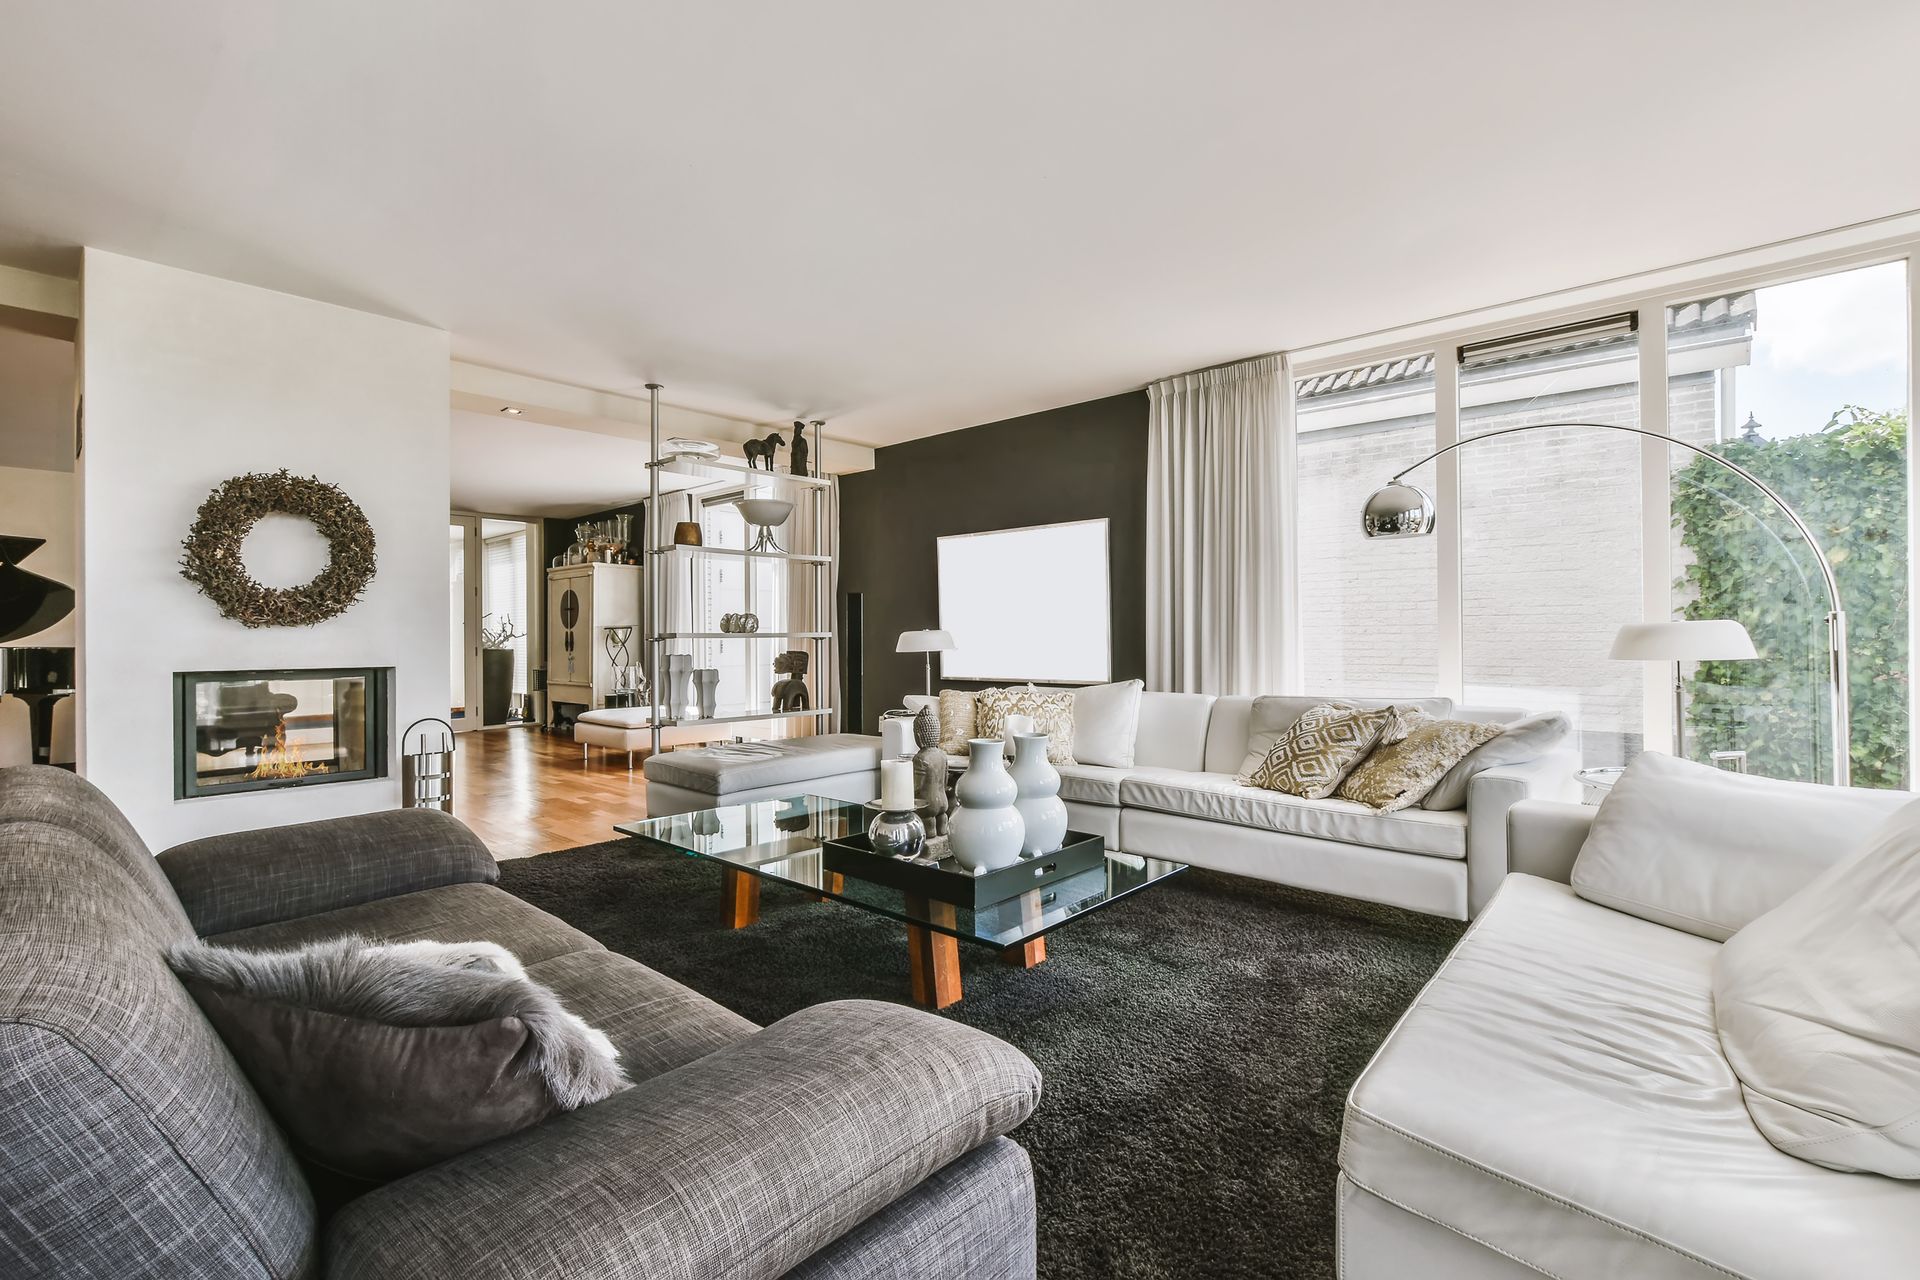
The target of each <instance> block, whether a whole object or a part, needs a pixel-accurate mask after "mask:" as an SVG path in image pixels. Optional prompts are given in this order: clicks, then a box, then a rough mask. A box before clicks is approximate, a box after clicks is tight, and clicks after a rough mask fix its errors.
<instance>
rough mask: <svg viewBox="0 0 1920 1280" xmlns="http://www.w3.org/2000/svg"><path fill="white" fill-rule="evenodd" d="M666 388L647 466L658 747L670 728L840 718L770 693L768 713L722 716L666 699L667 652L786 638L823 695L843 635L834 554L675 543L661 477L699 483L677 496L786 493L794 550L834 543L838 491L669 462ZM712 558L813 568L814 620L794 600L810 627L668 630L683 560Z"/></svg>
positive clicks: (650, 669)
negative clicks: (664, 435)
mask: <svg viewBox="0 0 1920 1280" xmlns="http://www.w3.org/2000/svg"><path fill="white" fill-rule="evenodd" d="M660 391H661V387H660V384H659V383H657V382H649V383H648V384H647V394H648V396H649V397H650V406H649V407H650V415H649V416H650V428H651V431H650V435H651V442H652V445H653V451H652V452H653V459H654V460H653V461H652V462H649V463H648V464H647V480H648V483H647V517H646V526H647V529H646V533H647V548H648V550H647V559H648V567H649V572H648V574H647V582H646V593H645V594H646V618H645V632H646V637H647V641H646V644H647V684H648V686H649V687H650V689H651V690H652V692H651V694H650V695H649V698H650V706H649V710H650V715H649V717H648V718H649V720H650V721H651V728H652V735H653V749H654V750H655V751H656V752H657V751H659V750H660V741H661V732H662V730H664V729H668V728H676V727H680V728H684V727H687V726H698V725H724V724H747V723H752V722H754V721H765V720H801V719H811V720H814V721H815V722H819V721H822V720H824V719H825V718H826V717H829V716H831V715H832V714H833V708H832V707H810V708H808V709H807V710H804V711H775V710H773V709H772V700H771V694H769V695H768V701H767V703H766V705H765V707H764V709H763V708H762V706H761V705H760V704H759V703H758V702H757V701H755V702H750V703H748V704H746V705H744V706H739V705H736V706H729V705H724V704H723V705H721V706H720V707H718V708H716V714H714V715H711V716H706V717H693V716H681V715H679V714H677V711H678V710H680V709H678V708H672V707H669V706H667V705H666V702H665V698H666V692H667V691H666V690H665V689H664V688H662V686H661V679H660V676H661V671H662V668H663V663H662V659H663V658H664V657H665V655H666V654H667V653H669V652H673V651H674V649H673V648H672V647H673V646H675V645H686V644H690V643H692V642H695V641H700V642H710V641H719V642H726V641H754V640H786V641H791V642H797V644H796V647H798V645H799V644H804V645H805V646H806V648H807V652H808V654H809V655H810V661H809V663H808V667H809V671H808V675H809V676H811V677H812V680H811V682H810V684H809V689H810V691H812V692H814V693H816V694H817V692H818V690H819V688H820V685H821V681H822V680H823V679H824V678H825V676H826V673H828V672H830V671H831V670H832V666H831V664H832V662H833V658H834V653H833V644H834V639H835V637H834V632H833V626H834V617H833V615H834V602H833V600H832V599H831V597H830V593H829V586H830V584H831V579H830V578H829V577H828V576H827V575H826V574H824V573H821V572H820V571H821V570H824V569H826V568H828V567H829V566H830V565H831V564H832V563H833V560H832V557H831V556H827V555H817V554H811V553H804V552H791V551H754V550H743V549H738V548H733V547H705V546H699V547H694V546H682V545H677V544H675V543H673V542H672V541H671V539H672V525H673V523H674V522H673V521H671V520H669V519H668V518H667V513H666V511H665V510H664V509H663V506H662V504H661V501H660V499H661V497H662V496H663V494H662V491H661V488H660V477H661V476H662V475H671V476H677V477H680V478H683V479H688V480H692V481H694V482H695V483H694V484H693V485H692V486H681V487H680V488H677V489H676V490H674V492H681V491H684V490H686V489H688V488H691V489H693V490H696V491H697V490H699V489H712V488H719V487H721V486H725V485H740V486H742V487H745V486H749V485H751V486H754V487H766V488H771V489H772V491H773V492H775V493H777V494H779V496H781V497H783V498H789V499H791V500H792V501H793V504H794V511H793V515H792V516H790V517H789V518H788V521H787V523H786V524H785V525H784V526H782V527H783V528H784V529H785V530H786V531H787V542H788V545H791V546H798V545H802V543H803V542H804V543H805V544H806V545H811V546H814V547H820V546H825V545H827V542H826V537H825V535H826V532H827V531H826V528H825V521H826V518H827V502H826V497H827V495H828V493H829V492H830V490H831V488H832V481H830V480H828V479H827V478H825V477H824V476H796V475H791V474H788V473H785V472H778V471H764V470H761V469H759V468H757V467H749V466H747V465H746V464H745V463H743V462H739V461H736V460H735V459H732V458H663V457H662V456H661V444H662V442H661V438H660ZM803 531H805V534H806V537H805V538H802V537H801V534H802V532H803ZM707 557H718V558H731V559H737V560H740V561H743V562H748V563H749V567H751V563H752V562H756V561H761V562H764V561H772V562H776V563H778V562H785V563H786V564H789V565H794V566H801V567H804V568H805V569H807V570H809V572H808V573H806V574H803V575H796V576H799V577H804V578H805V579H806V580H807V581H808V583H809V586H808V588H807V594H808V600H807V602H806V604H805V606H802V607H804V608H805V610H806V613H807V616H806V617H804V618H801V617H798V616H797V615H796V606H795V605H794V604H793V602H792V601H791V600H789V602H788V615H789V618H790V620H791V621H792V622H794V623H798V624H799V626H800V627H801V628H803V629H796V630H775V631H746V632H735V631H719V630H706V631H701V630H675V629H671V628H663V627H662V626H661V622H662V621H663V620H665V619H667V618H668V617H669V616H670V614H669V607H670V603H671V602H670V600H669V598H668V593H669V592H670V591H671V590H672V580H673V577H674V573H673V571H672V570H673V566H674V565H675V564H676V562H677V563H679V564H681V565H684V566H686V567H687V569H688V570H689V572H691V569H692V566H693V565H694V564H695V563H697V562H698V561H699V560H701V559H703V558H707ZM788 585H789V589H790V590H791V589H792V588H793V587H794V585H795V584H794V583H793V582H791V581H790V582H789V584H788ZM694 598H695V600H696V601H697V599H698V596H697V593H695V596H694ZM696 607H697V606H696ZM689 621H690V622H691V623H692V624H693V625H694V626H699V625H701V624H702V623H707V624H709V625H713V624H716V623H717V620H716V619H707V618H700V617H697V616H690V618H689ZM772 674H773V673H772V671H771V670H770V669H769V671H768V672H767V676H768V678H769V679H771V678H772Z"/></svg>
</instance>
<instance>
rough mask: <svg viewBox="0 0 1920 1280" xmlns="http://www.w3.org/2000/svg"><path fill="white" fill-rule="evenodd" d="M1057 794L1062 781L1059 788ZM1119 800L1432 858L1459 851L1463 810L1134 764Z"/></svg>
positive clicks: (1463, 840)
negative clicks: (1388, 805) (1334, 795)
mask: <svg viewBox="0 0 1920 1280" xmlns="http://www.w3.org/2000/svg"><path fill="white" fill-rule="evenodd" d="M1065 775H1066V770H1064V769H1063V770H1061V776H1062V777H1063V778H1064V777H1065ZM1065 793H1066V789H1065V787H1064V785H1063V786H1062V788H1061V794H1063V795H1064V794H1065ZM1120 800H1121V803H1122V804H1124V805H1126V806H1127V807H1128V808H1129V809H1151V810H1154V811H1155V812H1158V813H1171V814H1177V815H1179V816H1181V817H1186V818H1199V819H1202V820H1204V821H1207V822H1221V823H1226V824H1228V825H1231V826H1236V827H1248V828H1251V829H1253V830H1256V831H1278V832H1285V833H1287V834H1289V835H1297V836H1310V837H1312V838H1314V839H1317V840H1335V841H1338V842H1340V843H1341V844H1355V845H1363V846H1365V847H1367V848H1370V849H1392V850H1395V851H1397V852H1400V853H1419V854H1426V855H1428V856H1429V857H1435V858H1464V857H1466V856H1467V816H1466V814H1464V813H1428V812H1427V811H1426V810H1424V809H1404V810H1401V811H1400V812H1397V813H1374V812H1372V811H1370V810H1369V809H1367V808H1366V807H1365V806H1364V805H1358V804H1355V803H1353V802H1352V801H1350V800H1303V799H1301V798H1300V797H1298V796H1290V795H1285V794H1282V793H1281V792H1278V791H1262V790H1261V789H1260V788H1258V787H1249V786H1245V785H1243V784H1241V782H1240V781H1239V780H1238V779H1236V778H1235V777H1234V776H1233V775H1232V774H1230V773H1188V772H1186V771H1185V770H1181V769H1135V770H1133V771H1132V772H1131V773H1129V774H1127V776H1126V778H1125V780H1124V781H1122V782H1121V783H1120ZM1197 842H1198V841H1197V840H1196V843H1197Z"/></svg>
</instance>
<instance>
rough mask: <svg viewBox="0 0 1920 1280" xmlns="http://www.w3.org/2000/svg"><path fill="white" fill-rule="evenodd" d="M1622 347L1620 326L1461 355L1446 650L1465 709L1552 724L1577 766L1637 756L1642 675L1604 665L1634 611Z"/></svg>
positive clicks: (1632, 473)
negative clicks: (1569, 738)
mask: <svg viewBox="0 0 1920 1280" xmlns="http://www.w3.org/2000/svg"><path fill="white" fill-rule="evenodd" d="M1638 350H1639V348H1638V343H1637V341H1636V336H1635V334H1634V332H1633V330H1632V328H1631V326H1630V324H1627V323H1625V322H1623V321H1621V320H1617V319H1616V320H1603V321H1601V322H1599V323H1597V324H1595V325H1592V326H1587V327H1584V328H1577V329H1573V330H1560V331H1556V332H1554V333H1553V334H1551V335H1541V336H1540V337H1539V338H1537V339H1533V340H1529V341H1524V342H1518V343H1516V342H1511V341H1509V342H1506V343H1501V344H1489V347H1487V348H1480V349H1475V348H1471V347H1469V348H1466V349H1464V350H1463V351H1462V352H1461V353H1460V356H1459V360H1460V374H1459V377H1460V434H1461V436H1462V437H1463V438H1471V437H1475V436H1491V435H1493V434H1494V433H1496V432H1500V431H1505V430H1507V429H1508V428H1511V427H1520V426H1536V425H1537V426H1543V427H1545V429H1543V430H1537V431H1522V432H1517V433H1514V434H1512V435H1505V436H1499V437H1498V438H1495V439H1488V440H1485V441H1483V442H1481V443H1479V444H1470V445H1468V446H1467V447H1466V448H1464V449H1462V450H1460V452H1459V458H1460V464H1459V465H1460V583H1461V615H1460V651H1461V674H1462V680H1463V685H1464V688H1463V694H1464V697H1465V699H1466V700H1467V701H1468V702H1470V703H1474V704H1476V705H1482V706H1503V707H1519V708H1525V709H1528V710H1539V709H1543V708H1554V709H1557V710H1561V711H1564V712H1566V713H1567V715H1568V716H1569V717H1570V718H1571V719H1572V721H1573V726H1574V730H1575V732H1576V733H1577V734H1578V735H1579V745H1580V753H1581V756H1582V757H1583V759H1584V760H1585V761H1586V763H1587V764H1588V765H1616V764H1623V763H1625V762H1626V760H1627V759H1628V758H1629V757H1630V756H1631V755H1632V754H1634V753H1635V752H1637V751H1638V750H1639V749H1640V742H1641V737H1642V725H1641V720H1642V706H1643V702H1644V693H1643V690H1644V679H1643V675H1644V673H1643V672H1642V671H1641V669H1640V668H1639V667H1638V666H1637V665H1635V664H1632V663H1623V662H1615V661H1613V660H1611V659H1610V658H1609V657H1608V656H1607V654H1608V652H1609V650H1610V649H1611V648H1612V646H1613V637H1614V634H1615V633H1616V632H1617V631H1618V630H1619V629H1620V627H1621V625H1622V624H1623V623H1628V622H1638V621H1639V620H1640V615H1641V612H1642V609H1643V607H1644V603H1645V602H1644V598H1643V593H1642V590H1641V555H1640V441H1639V439H1638V438H1637V437H1635V436H1631V435H1627V434H1624V433H1621V432H1612V431H1596V430H1594V429H1593V428H1591V427H1552V426H1546V425H1545V424H1550V423H1559V422H1594V423H1607V424H1615V425H1619V426H1627V427H1637V426H1639V425H1640V413H1639V403H1638V397H1639V384H1640V378H1639V368H1638V362H1637V357H1638Z"/></svg>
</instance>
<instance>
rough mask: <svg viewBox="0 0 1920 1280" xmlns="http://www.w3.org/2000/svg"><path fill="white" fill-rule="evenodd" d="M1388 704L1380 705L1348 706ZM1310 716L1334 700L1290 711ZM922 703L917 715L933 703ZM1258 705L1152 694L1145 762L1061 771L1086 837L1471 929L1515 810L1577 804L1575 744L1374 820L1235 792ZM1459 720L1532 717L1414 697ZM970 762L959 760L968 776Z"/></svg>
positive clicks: (1146, 698)
mask: <svg viewBox="0 0 1920 1280" xmlns="http://www.w3.org/2000/svg"><path fill="white" fill-rule="evenodd" d="M1346 700H1347V701H1365V702H1369V703H1377V702H1378V701H1379V700H1378V699H1346ZM1284 701H1286V702H1289V703H1297V704H1298V705H1297V707H1296V708H1294V710H1293V713H1294V714H1295V715H1297V714H1298V713H1299V712H1301V711H1305V710H1306V709H1307V708H1308V707H1310V706H1312V705H1314V704H1315V703H1320V702H1329V701H1343V699H1339V698H1331V697H1301V698H1294V699H1286V700H1284ZM926 702H927V700H926V699H922V698H918V697H912V698H909V699H908V700H907V703H908V705H909V706H910V707H913V706H918V705H925V704H926ZM1254 702H1255V699H1253V698H1251V697H1214V696H1213V695H1211V694H1200V693H1154V692H1151V691H1149V692H1146V693H1143V694H1142V695H1141V697H1140V720H1139V728H1138V730H1137V732H1136V735H1135V740H1134V763H1133V765H1132V766H1130V767H1127V768H1115V767H1111V766H1103V765H1091V764H1069V765H1061V766H1060V780H1061V781H1060V796H1061V798H1062V799H1063V800H1065V801H1066V802H1067V813H1068V821H1069V823H1070V825H1071V826H1072V828H1073V829H1074V830H1075V831H1086V832H1090V833H1093V834H1096V835H1100V836H1104V837H1105V838H1106V841H1107V847H1108V848H1110V849H1114V850H1117V851H1120V852H1125V853H1131V854H1138V855H1142V856H1146V857H1156V858H1170V859H1173V860H1175V861H1179V862H1187V863H1191V864H1193V865H1194V866H1198V867H1210V868H1212V869H1214V870H1217V871H1228V872H1232V873H1234V874H1236V875H1243V876H1251V877H1253V878H1255V879H1259V880H1272V881H1277V882H1279V883H1281V884H1288V885H1295V886H1297V887H1300V888H1304V889H1314V890H1318V891H1321V892H1325V893H1334V894H1341V895H1343V896H1346V897H1350V898H1364V899H1366V900H1368V901H1371V902H1383V903H1387V904H1389V905H1391V906H1396V907H1406V908H1408V909H1410V910H1414V911H1422V912H1426V913H1428V914H1430V915H1439V916H1448V917H1451V918H1453V919H1456V920H1465V919H1468V918H1470V917H1471V916H1472V915H1473V914H1474V913H1475V912H1477V911H1478V910H1479V909H1480V908H1481V907H1482V906H1484V905H1485V904H1486V902H1487V899H1489V898H1490V897H1492V895H1493V891H1494V889H1495V888H1497V887H1498V886H1499V883H1500V880H1501V878H1502V877H1504V876H1505V875H1506V874H1507V820H1506V819H1507V810H1508V809H1510V808H1511V807H1512V806H1513V805H1514V804H1515V803H1516V802H1517V801H1520V800H1523V799H1526V798H1528V797H1530V796H1532V797H1540V798H1548V799H1560V798H1569V799H1570V798H1573V797H1575V796H1576V795H1577V794H1578V785H1577V783H1576V781H1575V778H1574V773H1575V771H1576V770H1577V769H1578V768H1579V767H1580V765H1579V760H1578V758H1577V756H1576V754H1575V752H1574V750H1573V748H1572V746H1571V744H1565V745H1563V746H1562V747H1561V748H1559V749H1556V750H1554V751H1551V752H1549V753H1548V754H1546V755H1543V756H1541V757H1540V758H1538V759H1536V760H1533V761H1531V762H1529V763H1527V764H1523V765H1509V766H1501V767H1495V768H1491V769H1488V770H1486V771H1485V772H1482V773H1480V774H1477V775H1476V776H1475V777H1474V779H1473V781H1472V783H1471V784H1470V785H1469V786H1468V789H1467V802H1466V807H1465V808H1462V809H1455V810H1445V811H1430V810H1426V809H1420V808H1413V809H1403V810H1400V811H1399V812H1396V813H1375V812H1373V811H1372V810H1370V809H1368V808H1366V807H1365V806H1364V805H1359V804H1355V803H1353V802H1352V801H1349V800H1302V799H1299V798H1297V797H1294V796H1289V795H1283V794H1281V793H1279V792H1274V791H1265V790H1261V789H1259V788H1256V787H1246V786H1241V785H1240V784H1239V783H1238V782H1237V781H1235V776H1236V774H1237V773H1238V771H1239V769H1240V767H1241V764H1242V762H1243V759H1244V757H1245V755H1246V751H1247V740H1248V736H1249V733H1250V731H1251V727H1252V716H1253V708H1254ZM1403 702H1411V703H1412V704H1414V705H1418V706H1420V707H1422V708H1424V709H1427V710H1429V711H1432V712H1433V713H1435V714H1439V715H1444V716H1450V717H1452V718H1454V719H1460V720H1473V721H1480V722H1487V723H1507V722H1510V721H1513V720H1518V719H1520V718H1521V717H1522V716H1523V715H1524V714H1525V713H1524V712H1522V711H1519V710H1515V709H1511V708H1501V707H1455V706H1453V704H1452V703H1450V702H1448V701H1447V700H1446V699H1442V698H1422V699H1413V700H1403ZM965 765H966V762H965V760H964V759H962V760H956V761H954V766H955V767H956V768H964V767H965Z"/></svg>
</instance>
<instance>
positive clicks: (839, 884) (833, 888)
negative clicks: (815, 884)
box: [811, 871, 847, 902]
mask: <svg viewBox="0 0 1920 1280" xmlns="http://www.w3.org/2000/svg"><path fill="white" fill-rule="evenodd" d="M820 887H821V888H822V889H825V890H826V891H827V893H841V892H844V891H845V889H846V887H847V877H846V876H845V875H843V874H842V873H840V872H838V871H827V872H823V873H822V874H821V876H820ZM827 893H816V894H813V895H811V896H812V898H813V900H814V901H815V902H827V901H830V899H828V897H827Z"/></svg>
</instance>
